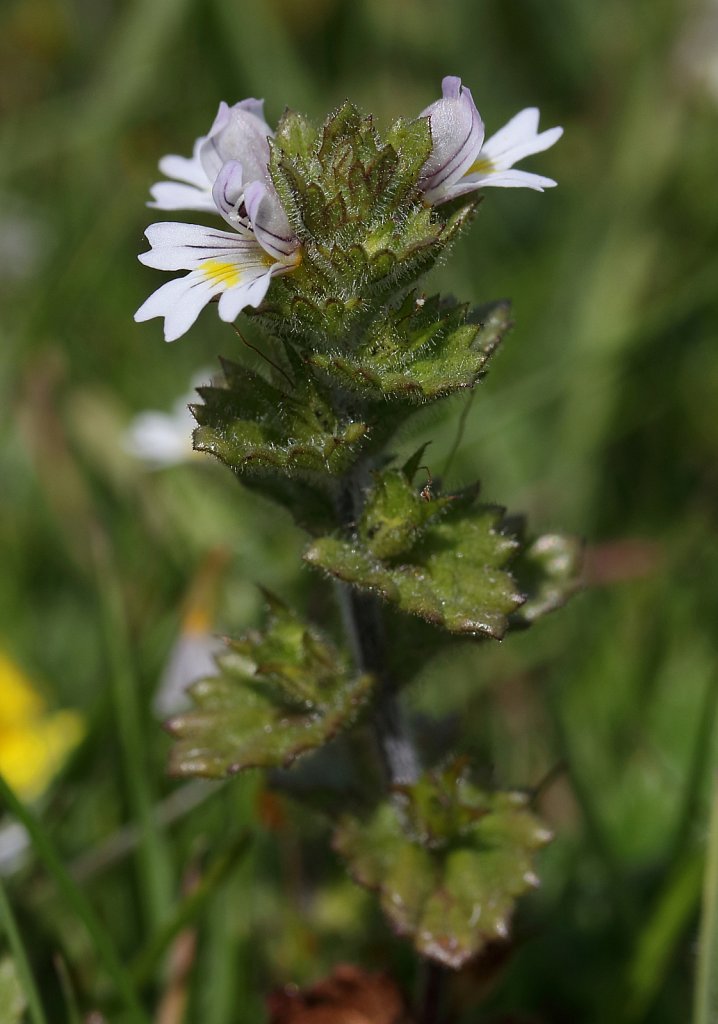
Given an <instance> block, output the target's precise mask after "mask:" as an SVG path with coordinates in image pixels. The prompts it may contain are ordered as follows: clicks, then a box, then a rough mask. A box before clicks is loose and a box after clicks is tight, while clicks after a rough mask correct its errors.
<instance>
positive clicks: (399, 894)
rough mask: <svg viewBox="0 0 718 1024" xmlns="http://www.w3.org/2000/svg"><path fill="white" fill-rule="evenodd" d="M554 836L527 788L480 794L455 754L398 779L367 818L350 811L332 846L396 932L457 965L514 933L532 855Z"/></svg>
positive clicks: (529, 884)
mask: <svg viewBox="0 0 718 1024" xmlns="http://www.w3.org/2000/svg"><path fill="white" fill-rule="evenodd" d="M550 838H551V836H550V833H549V832H548V831H547V830H546V829H545V828H544V827H543V826H542V825H541V823H540V822H539V821H538V819H537V818H536V817H535V816H534V815H533V814H532V813H531V812H530V811H529V810H528V808H527V797H526V795H525V794H523V793H517V792H495V793H487V792H483V791H481V790H479V789H477V788H476V787H475V786H473V785H472V784H471V783H470V782H469V781H468V779H467V777H466V773H465V770H464V765H463V764H462V763H461V762H460V761H456V762H454V763H453V764H451V765H450V766H449V767H448V768H447V769H445V770H443V771H441V772H435V773H428V774H426V775H424V776H423V777H422V778H421V779H420V780H419V781H418V782H417V783H416V784H414V785H410V786H401V787H397V796H396V798H395V799H394V800H393V801H386V802H384V803H382V804H380V805H379V807H378V808H377V809H376V810H375V811H374V812H373V814H372V815H371V816H370V817H369V819H368V820H360V819H358V818H354V817H350V816H347V817H345V818H344V819H343V820H342V821H341V822H340V824H339V827H338V829H337V832H336V834H335V839H334V845H335V849H336V850H337V851H338V852H339V853H340V854H341V856H342V857H343V858H344V859H345V860H346V862H347V865H348V867H349V871H350V873H351V874H352V876H353V877H354V879H355V880H356V881H357V882H358V883H359V884H360V885H363V886H365V887H367V888H369V889H373V890H376V891H378V892H379V894H380V899H381V905H382V908H383V910H384V913H385V914H386V915H387V917H388V918H389V921H390V922H391V924H392V926H393V927H394V929H395V930H396V931H397V933H398V934H399V935H403V936H407V937H410V938H411V939H412V940H413V942H414V944H415V946H416V948H417V950H418V951H419V952H420V953H421V954H422V955H423V956H426V957H429V958H431V959H433V960H437V961H439V962H440V963H442V964H445V965H446V966H447V967H452V968H459V967H461V966H462V965H463V964H464V963H466V961H467V960H469V959H470V958H471V957H473V956H475V955H476V954H477V953H479V952H480V951H481V949H482V948H483V947H484V945H485V944H486V943H487V942H490V941H492V940H496V939H505V938H506V937H507V936H508V931H509V922H510V918H511V915H512V913H513V910H514V906H515V903H516V899H517V897H518V896H520V895H521V894H522V893H524V892H526V891H527V890H528V889H530V888H531V887H533V886H534V885H536V884H537V879H536V876H535V875H534V872H533V864H532V854H533V853H534V851H536V850H537V849H539V848H540V847H541V846H543V845H545V844H546V843H547V842H548V841H549V839H550Z"/></svg>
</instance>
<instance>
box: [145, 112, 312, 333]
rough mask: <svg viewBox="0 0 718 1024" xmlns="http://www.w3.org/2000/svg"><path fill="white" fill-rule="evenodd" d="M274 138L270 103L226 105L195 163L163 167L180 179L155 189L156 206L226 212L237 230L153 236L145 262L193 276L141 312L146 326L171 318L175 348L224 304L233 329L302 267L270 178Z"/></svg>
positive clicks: (222, 311)
mask: <svg viewBox="0 0 718 1024" xmlns="http://www.w3.org/2000/svg"><path fill="white" fill-rule="evenodd" d="M272 135H273V132H272V130H271V128H270V127H269V125H268V124H267V123H266V121H265V120H264V114H263V101H260V100H254V99H250V100H243V101H242V102H241V103H236V104H235V105H234V106H233V107H229V106H228V105H227V104H226V103H221V104H220V107H219V111H218V112H217V116H216V118H215V120H214V124H213V125H212V127H211V129H210V131H209V133H208V134H207V135H206V136H202V137H201V138H199V139H197V141H196V142H195V146H194V151H193V155H192V157H191V159H187V158H184V157H178V156H168V157H164V159H163V160H162V161H160V169H161V170H163V171H164V173H165V174H167V175H168V176H170V177H172V178H174V179H176V180H175V181H167V182H159V183H158V184H156V185H154V186H153V187H152V189H151V194H152V197H153V202H152V203H151V204H150V205H152V206H155V207H156V208H158V209H163V210H179V209H189V210H202V211H204V212H212V213H218V214H221V216H222V217H223V218H224V219H225V221H226V222H227V223H228V224H229V225H230V227H231V228H233V231H231V232H230V231H220V230H218V229H216V228H206V227H200V226H199V225H197V224H178V223H161V224H152V225H150V227H149V228H148V229H147V231H146V232H145V234H146V236H147V239H148V241H149V243H150V246H151V248H150V250H149V251H148V252H145V253H142V254H141V255H140V257H139V259H140V261H141V262H142V263H144V264H145V265H146V266H148V267H155V268H156V269H158V270H188V271H189V273H188V274H186V275H185V276H184V277H179V278H175V279H174V280H172V281H168V282H167V283H166V284H164V285H162V287H161V288H159V289H158V290H157V291H156V292H154V293H153V294H152V295H150V297H149V298H148V299H147V301H146V302H144V303H143V304H142V306H140V308H139V309H138V310H137V312H136V313H135V320H139V321H142V320H149V319H151V318H152V317H156V316H160V317H164V321H165V339H166V340H167V341H174V340H175V339H176V338H179V337H180V335H182V334H184V333H185V332H186V331H187V330H188V329H189V328H190V327H191V326H192V324H193V323H194V322H195V320H196V319H197V317H198V316H199V313H200V311H201V310H202V309H203V308H204V307H205V306H206V305H207V303H208V302H210V301H211V300H212V299H214V298H216V297H219V306H218V309H219V315H220V318H221V319H222V320H225V321H228V322H231V321H232V320H234V319H235V318H236V317H237V315H238V313H239V312H240V311H241V310H242V309H244V308H245V307H246V306H255V307H256V306H258V305H259V304H260V303H261V302H262V300H263V299H264V296H265V295H266V294H267V289H268V288H269V285H270V282H271V279H272V278H273V277H275V276H276V275H278V274H286V273H289V272H290V271H291V270H293V269H294V268H295V267H296V266H298V264H299V263H300V261H301V247H300V244H299V241H298V239H297V238H296V237H295V235H294V233H293V231H292V229H291V226H290V224H289V220H288V219H287V215H286V213H285V212H284V209H283V207H282V205H281V203H280V201H279V197H278V196H277V194H276V192H275V190H274V187H273V185H272V182H271V179H270V177H269V172H268V163H269V152H270V151H269V139H270V138H271V137H272Z"/></svg>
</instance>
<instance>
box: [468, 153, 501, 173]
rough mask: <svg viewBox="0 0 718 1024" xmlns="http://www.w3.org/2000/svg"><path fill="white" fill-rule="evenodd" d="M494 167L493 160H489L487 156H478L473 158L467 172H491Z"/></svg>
mask: <svg viewBox="0 0 718 1024" xmlns="http://www.w3.org/2000/svg"><path fill="white" fill-rule="evenodd" d="M495 169H496V168H495V167H494V164H493V161H492V160H489V158H488V157H487V156H482V157H479V159H478V160H475V161H474V162H473V164H472V165H471V167H469V169H468V171H467V172H466V173H467V174H491V172H492V171H494V170H495Z"/></svg>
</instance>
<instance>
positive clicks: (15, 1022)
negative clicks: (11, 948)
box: [0, 956, 27, 1024]
mask: <svg viewBox="0 0 718 1024" xmlns="http://www.w3.org/2000/svg"><path fill="white" fill-rule="evenodd" d="M26 1009H27V1000H26V999H25V996H24V994H23V991H22V985H21V984H20V978H19V977H18V973H17V970H16V969H15V964H14V963H13V961H12V960H11V959H10V957H7V956H6V957H3V959H2V960H0V1021H2V1022H3V1024H20V1021H21V1020H22V1019H23V1015H24V1013H25V1010H26Z"/></svg>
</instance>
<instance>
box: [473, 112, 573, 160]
mask: <svg viewBox="0 0 718 1024" xmlns="http://www.w3.org/2000/svg"><path fill="white" fill-rule="evenodd" d="M538 123H539V112H538V109H537V108H536V107H527V108H526V110H522V111H520V112H519V113H518V114H516V115H515V117H512V118H511V120H510V121H509V122H508V123H507V124H505V125H504V127H503V128H500V129H499V131H498V132H496V134H495V135H492V136H491V138H490V139H487V141H486V142H485V143H484V145H483V146H482V148H481V153H480V154H479V161H481V160H482V159H484V158H486V159H489V160H490V161H491V162H492V164H493V165H494V166H495V168H496V169H497V170H506V169H507V168H509V167H513V165H514V164H515V163H518V161H519V160H522V159H523V158H524V157H525V156H531V155H532V154H533V153H542V152H543V151H544V150H546V149H549V148H550V147H551V146H553V145H554V144H555V143H556V142H558V140H559V139H560V138H561V136H562V135H563V128H560V127H558V126H557V127H555V128H549V129H548V130H547V131H544V132H541V133H539V132H538Z"/></svg>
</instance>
